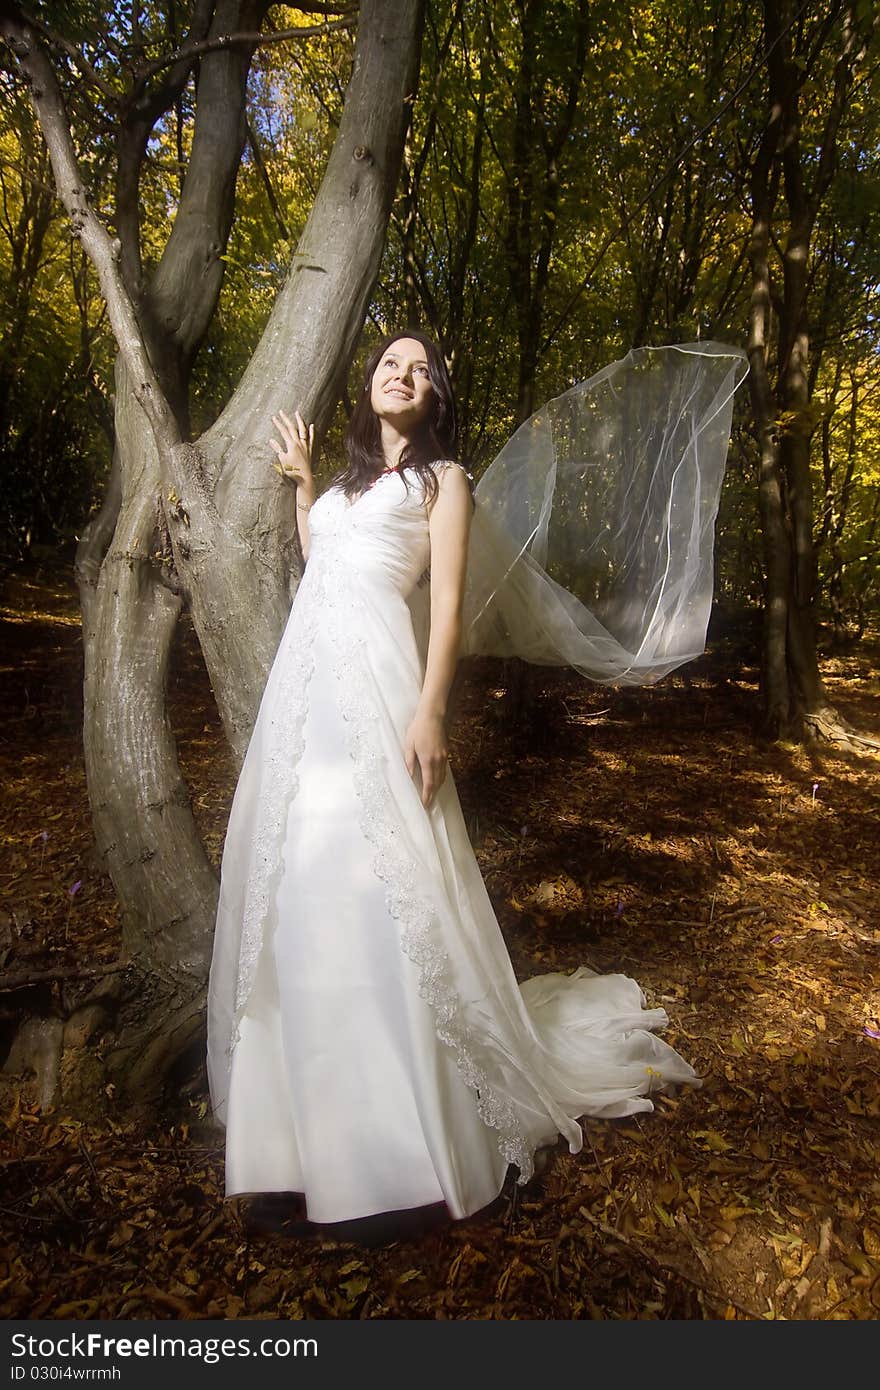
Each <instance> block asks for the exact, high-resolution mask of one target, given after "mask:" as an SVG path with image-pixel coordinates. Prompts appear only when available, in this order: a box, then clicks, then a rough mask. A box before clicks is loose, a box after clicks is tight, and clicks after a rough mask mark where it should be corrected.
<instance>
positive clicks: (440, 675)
mask: <svg viewBox="0 0 880 1390" xmlns="http://www.w3.org/2000/svg"><path fill="white" fill-rule="evenodd" d="M437 481H438V483H439V491H438V493H437V496H436V498H435V499H434V501H433V503H432V504H431V506H430V510H429V513H428V530H429V534H430V541H431V632H430V638H429V641H428V655H427V660H426V663H425V679H424V681H423V683H422V693H421V695H420V697H419V703H418V705H417V707H416V713H415V716H414V718H413V721H412V723H411V724H410V726H409V729H408V730H407V736H406V744H405V749H404V753H405V757H406V765H407V768H408V770H409V773H410V776H414V775H415V770H416V763H418V766H419V769H420V771H421V778H422V804H423V805H424V806H425V807H426V808H427V807H429V806H430V805H431V803H432V801H433V799H434V796H435V795H436V792H437V789H438V788H439V787H440V786H441V785H442V783H443V779H444V777H445V776H446V763H447V760H448V756H449V752H448V744H447V737H446V722H445V721H446V713H447V707H448V701H449V691H450V689H451V687H452V682H453V679H454V677H455V671H456V667H457V666H458V653H459V648H460V646H461V633H462V605H463V603H464V586H465V576H466V573H467V553H468V540H469V538H470V526H471V516H472V514H473V502H472V501H471V492H470V488H469V487H468V483H467V479H466V477H465V475H464V472H463V471H462V469H461V468H458V467H456V466H455V465H452V466H449V467H447V468H444V469H442V470H441V471H440V472H439V473H438V476H437Z"/></svg>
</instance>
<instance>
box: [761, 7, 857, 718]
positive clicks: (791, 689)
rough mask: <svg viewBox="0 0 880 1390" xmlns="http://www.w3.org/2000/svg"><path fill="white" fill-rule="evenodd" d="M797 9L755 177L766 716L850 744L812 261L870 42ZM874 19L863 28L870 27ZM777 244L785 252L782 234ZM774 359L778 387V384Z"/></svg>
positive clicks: (781, 41)
mask: <svg viewBox="0 0 880 1390" xmlns="http://www.w3.org/2000/svg"><path fill="white" fill-rule="evenodd" d="M796 17H797V16H796V15H795V12H794V0H764V25H765V35H764V37H765V41H766V50H767V55H768V56H767V78H768V89H767V112H768V115H767V123H766V127H765V131H764V135H763V138H762V141H761V145H760V148H759V151H758V154H757V156H756V159H755V163H754V165H753V167H752V170H751V201H752V237H751V247H750V255H751V268H752V298H751V308H750V340H749V357H750V362H751V368H752V370H751V374H750V389H751V394H752V404H753V406H754V412H755V421H756V427H757V436H758V444H759V451H760V510H761V525H762V532H763V540H764V556H765V568H766V573H765V581H766V592H765V606H764V642H763V656H762V690H763V706H764V708H763V716H764V726H765V729H766V731H767V732H768V733H769V734H770V735H771V736H774V737H778V736H779V735H782V734H794V735H802V734H805V733H806V734H815V733H818V734H822V735H824V736H829V737H833V738H838V737H841V736H842V735H844V734H845V733H846V731H845V730H844V729H843V726H842V723H841V721H840V720H839V719H838V717H837V715H836V713H835V711H834V710H833V709H832V708H830V707H829V705H828V702H827V698H826V694H825V690H824V687H823V684H822V678H821V674H820V671H819V662H818V655H817V648H816V615H815V600H816V550H815V543H814V538H813V490H812V474H811V469H810V447H811V441H812V434H813V428H814V421H813V417H812V409H811V406H812V402H811V376H810V329H809V293H810V257H811V244H812V238H813V232H814V228H815V225H816V218H817V215H818V212H819V209H820V207H821V205H822V202H823V200H824V199H825V197H826V196H827V194H828V191H829V189H830V187H831V182H832V178H833V173H834V166H835V157H836V148H837V141H838V137H839V131H840V125H841V121H842V119H843V115H844V112H845V108H846V101H847V97H848V95H849V92H850V90H851V88H852V83H853V80H854V75H855V71H856V68H857V66H858V64H859V62H860V61H861V59H862V58H863V57H864V53H865V50H866V47H867V43H868V39H869V37H870V21H867V25H868V27H865V29H864V31H863V32H861V33H860V31H859V17H858V14H857V11H856V9H855V8H853V7H852V6H850V5H845V6H843V7H841V9H840V11H839V12H836V13H835V12H833V11H832V12H831V13H830V14H829V15H828V16H826V17H824V18H821V19H819V20H817V21H816V25H815V29H814V30H810V31H805V30H804V29H800V28H796V27H795V23H794V21H795V18H796ZM863 18H864V17H863ZM831 41H834V42H836V43H837V45H838V56H837V58H836V61H835V63H834V81H833V87H832V90H831V94H830V99H829V102H828V107H827V112H826V115H825V119H824V126H823V130H822V135H821V141H820V144H819V149H818V157H813V156H812V155H810V156H808V157H805V156H804V155H803V152H802V148H801V110H800V108H801V99H802V92H803V88H804V86H805V84H806V83H807V82H808V81H810V79H811V73H812V68H813V66H814V65H815V64H816V63H817V62H818V61H819V59H820V57H821V56H822V52H823V49H824V48H825V46H826V45H827V44H828V43H829V42H831ZM780 187H781V188H782V189H784V195H785V204H786V207H787V212H788V233H787V235H786V236H785V238H784V241H783V245H782V249H781V253H780V259H781V267H780V269H781V277H779V279H780V281H781V283H774V277H773V268H772V261H771V235H770V231H771V224H772V218H773V215H774V211H775V209H776V206H777V201H778V192H779V189H780ZM776 240H777V241H779V240H783V239H782V238H780V237H779V236H778V234H777V238H776ZM774 358H775V362H776V383H775V385H774V383H773V382H772V380H771V375H770V373H771V364H772V362H773V360H774Z"/></svg>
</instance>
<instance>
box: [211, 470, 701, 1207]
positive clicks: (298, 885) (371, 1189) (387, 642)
mask: <svg viewBox="0 0 880 1390" xmlns="http://www.w3.org/2000/svg"><path fill="white" fill-rule="evenodd" d="M448 466H450V464H449V462H448V461H440V462H438V463H437V464H435V465H434V467H435V469H437V470H440V469H442V468H444V467H448ZM310 537H311V539H310V556H309V560H308V564H307V565H306V568H305V572H304V575H303V579H302V581H301V583H300V586H299V589H298V591H297V594H296V598H295V601H294V603H293V606H292V608H291V611H290V617H289V620H288V623H287V626H286V628H285V631H284V635H283V637H282V640H281V642H280V645H279V648H278V652H277V655H276V658H275V661H274V664H273V667H272V670H271V672H270V675H269V678H268V681H267V684H266V688H265V691H264V694H263V699H262V703H261V706H260V710H259V714H258V718H257V721H256V724H255V727H254V731H253V735H252V738H251V742H250V745H249V748H248V752H247V755H246V758H245V762H244V765H243V767H242V772H241V775H240V778H239V782H238V786H237V788H236V792H235V797H234V800H233V804H232V810H231V814H230V819H229V826H228V830H227V835H226V843H225V847H224V852H223V863H222V873H221V891H220V901H219V908H218V915H217V928H216V935H215V941H214V954H213V962H212V967H211V978H210V986H209V1000H208V1076H209V1082H210V1089H211V1098H212V1105H213V1110H214V1114H215V1116H216V1118H217V1119H218V1120H219V1121H220V1122H221V1123H223V1124H225V1126H226V1194H227V1196H232V1195H233V1194H245V1193H263V1192H273V1191H284V1192H302V1193H304V1194H305V1198H306V1203H307V1210H308V1215H309V1218H310V1219H311V1220H312V1221H315V1222H321V1223H323V1222H336V1221H348V1220H352V1219H355V1218H358V1217H365V1216H370V1215H375V1214H377V1213H381V1212H388V1211H398V1210H401V1209H404V1208H413V1207H419V1206H423V1205H428V1204H433V1203H438V1202H445V1203H446V1205H447V1207H448V1209H449V1212H450V1213H451V1215H452V1216H453V1217H456V1218H461V1217H465V1216H468V1215H470V1214H472V1213H473V1212H475V1211H477V1210H479V1209H480V1208H482V1207H483V1206H485V1205H487V1204H488V1203H489V1202H491V1201H492V1200H493V1198H495V1197H496V1196H497V1195H498V1193H499V1191H500V1190H501V1188H502V1186H503V1183H504V1180H505V1175H506V1173H507V1170H508V1165H509V1164H515V1165H516V1167H517V1168H518V1171H519V1180H520V1182H525V1181H527V1179H528V1178H529V1176H530V1175H531V1173H532V1171H533V1155H534V1152H535V1150H536V1149H537V1148H538V1147H539V1146H541V1145H542V1144H548V1143H552V1142H553V1141H554V1140H555V1139H556V1137H557V1136H558V1135H559V1134H560V1133H561V1134H562V1135H564V1137H565V1138H566V1139H567V1140H568V1143H569V1147H570V1149H571V1151H572V1152H577V1151H578V1150H579V1149H580V1147H581V1144H582V1142H583V1136H582V1131H581V1127H580V1125H579V1123H578V1120H579V1118H580V1117H583V1116H588V1115H597V1116H619V1115H625V1114H629V1113H632V1112H634V1111H640V1110H650V1109H652V1108H653V1105H652V1102H651V1100H650V1093H651V1092H652V1091H655V1090H657V1089H658V1088H663V1087H666V1086H667V1085H669V1084H680V1083H690V1084H698V1080H697V1077H696V1074H695V1073H694V1071H693V1069H692V1068H691V1067H690V1066H689V1065H688V1063H687V1062H685V1061H684V1060H683V1059H682V1058H681V1057H679V1055H678V1054H677V1053H676V1052H675V1051H673V1049H672V1048H670V1047H669V1046H668V1045H667V1044H665V1043H664V1042H662V1041H661V1040H660V1039H658V1038H657V1037H655V1036H654V1033H653V1032H652V1031H651V1030H653V1029H657V1028H661V1027H663V1026H664V1025H665V1024H666V1022H667V1018H666V1014H665V1012H664V1010H662V1009H650V1010H648V1009H645V1008H644V1004H645V1000H644V996H643V995H642V992H641V990H640V988H639V986H638V985H637V984H636V982H635V981H634V980H631V979H629V978H627V977H626V976H623V975H608V976H597V975H595V974H593V973H592V972H590V971H588V970H586V969H581V970H579V971H576V972H575V973H574V974H573V975H571V976H566V975H561V974H550V975H544V976H538V977H536V978H534V979H532V980H529V981H527V982H525V983H524V984H522V985H520V984H518V983H517V980H516V978H515V976H514V973H513V969H512V966H511V963H510V959H509V956H508V953H507V950H506V948H505V945H504V941H503V938H502V935H501V931H500V929H499V926H498V922H497V919H496V916H495V913H494V911H493V908H492V904H491V901H490V899H489V896H488V894H487V892H486V888H485V885H484V883H483V880H482V877H481V875H480V871H479V867H478V865H477V861H476V859H475V856H474V853H473V849H472V847H471V844H470V842H469V839H468V835H467V831H466V827H465V823H464V819H463V816H462V812H461V807H460V804H459V799H458V794H457V792H456V787H455V781H454V778H453V775H452V773H451V771H447V774H446V779H445V781H444V783H443V785H442V787H441V788H440V790H439V792H438V794H437V795H436V797H435V800H434V803H433V805H432V806H431V808H430V809H428V810H426V809H425V808H424V807H423V805H422V802H421V798H420V794H419V789H418V786H417V784H416V782H415V781H414V780H413V778H412V777H411V776H410V774H409V773H408V772H407V769H406V765H405V762H404V754H403V746H404V737H405V733H406V730H407V727H408V725H409V723H410V722H411V720H412V718H413V715H414V713H415V710H416V706H417V703H418V699H419V693H420V690H421V684H422V680H423V676H424V669H425V657H426V649H427V630H426V618H425V614H426V611H427V606H426V595H427V594H428V586H427V585H426V584H425V583H424V582H422V583H421V584H420V583H419V580H420V579H422V580H424V576H425V572H426V566H427V565H428V563H429V559H430V545H429V532H428V519H427V513H426V508H425V496H424V491H423V488H422V485H421V484H420V483H419V482H418V479H417V477H416V475H414V474H412V473H410V474H408V475H407V476H406V477H404V476H402V475H401V474H399V473H397V472H391V473H387V474H385V475H383V476H382V477H381V478H380V479H379V481H378V482H377V483H375V484H374V486H373V487H372V488H371V489H369V490H368V491H367V492H366V493H364V494H363V495H362V496H361V497H359V498H357V499H356V501H354V502H353V503H350V502H349V501H348V499H347V498H346V497H345V495H344V493H343V492H342V491H341V490H340V489H338V488H331V489H329V490H328V491H326V492H325V493H324V494H323V495H322V496H321V497H319V499H318V500H317V502H316V503H315V504H314V506H313V507H312V510H311V513H310Z"/></svg>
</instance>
